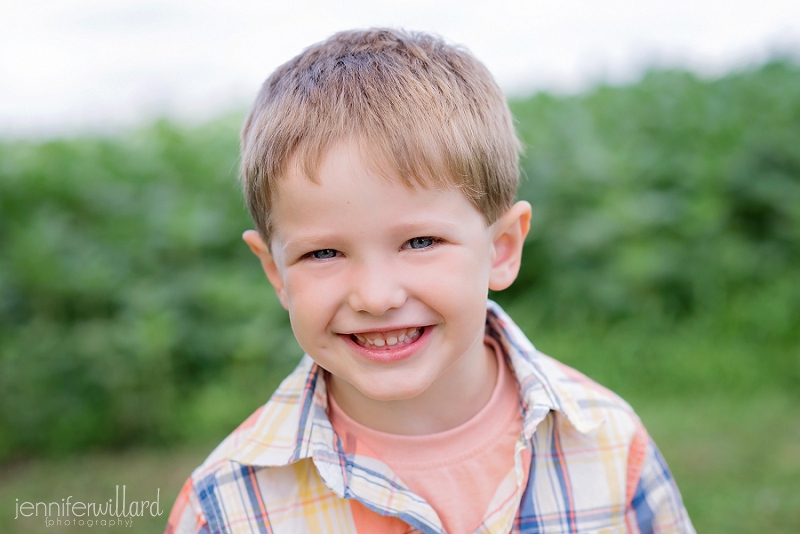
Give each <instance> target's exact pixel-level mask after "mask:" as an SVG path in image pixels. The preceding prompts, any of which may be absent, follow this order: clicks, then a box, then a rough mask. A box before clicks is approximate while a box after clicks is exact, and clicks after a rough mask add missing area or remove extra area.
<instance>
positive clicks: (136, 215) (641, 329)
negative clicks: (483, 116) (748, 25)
mask: <svg viewBox="0 0 800 534" xmlns="http://www.w3.org/2000/svg"><path fill="white" fill-rule="evenodd" d="M799 88H800V68H798V67H797V66H796V65H794V64H792V63H791V62H788V61H776V62H773V63H770V64H768V65H766V66H764V67H762V68H760V69H758V70H756V71H749V72H742V73H738V74H732V75H729V76H726V77H724V78H722V79H719V80H715V81H703V80H699V79H697V78H695V77H694V76H692V75H690V74H687V73H683V72H652V73H650V74H648V75H647V76H646V77H645V78H644V79H643V80H642V81H641V82H639V83H636V84H634V85H631V86H628V87H601V88H598V89H596V90H593V91H591V92H589V93H587V94H584V95H579V96H573V97H555V96H550V95H547V94H537V95H535V96H531V97H530V98H527V99H518V100H514V101H513V102H512V110H513V112H514V114H515V116H516V118H517V120H518V129H519V132H520V134H521V136H522V138H523V140H524V142H525V144H526V146H527V150H526V155H525V157H524V159H523V169H524V173H525V179H524V181H523V186H522V188H521V191H520V196H521V197H522V198H525V199H527V200H529V201H530V202H531V203H532V204H533V208H534V220H533V226H532V230H531V235H530V238H529V239H528V242H527V244H526V248H525V259H524V264H523V271H522V273H521V275H520V279H519V280H518V282H517V283H516V284H515V285H514V286H513V287H512V289H510V290H508V291H507V292H504V293H501V294H498V295H493V298H496V299H498V300H500V301H501V303H502V304H503V305H504V306H507V308H508V309H509V311H510V313H511V314H512V316H513V317H514V318H515V319H517V320H518V322H519V323H520V325H521V326H523V328H524V329H525V330H526V331H527V333H528V334H529V336H530V337H531V338H532V340H533V341H534V343H536V344H537V345H539V346H540V347H541V348H543V349H544V350H545V351H546V352H549V353H551V354H553V355H554V356H556V357H558V358H560V359H562V360H563V361H565V362H567V363H569V364H571V365H574V366H576V367H578V368H579V369H581V370H583V371H584V372H586V373H587V374H589V375H590V376H592V377H594V378H596V379H598V380H600V381H601V382H602V383H604V384H606V385H608V386H610V387H611V388H613V389H616V390H618V391H619V392H620V393H622V394H623V395H624V396H627V397H629V398H632V399H647V398H650V397H652V396H654V395H658V396H660V397H659V398H663V397H670V396H676V395H682V396H685V395H697V394H698V392H702V393H704V394H705V393H708V392H718V393H719V394H721V395H731V396H739V397H740V398H741V396H742V395H750V394H755V393H758V392H761V391H765V390H769V391H774V390H777V391H781V392H784V393H785V394H786V395H788V396H789V397H790V398H792V399H797V393H798V391H800V91H799V90H798V89H799ZM240 120H241V116H238V115H237V116H233V117H229V118H226V119H223V120H220V121H217V122H214V123H211V124H207V125H205V126H203V127H199V128H184V127H179V126H176V125H175V124H171V123H169V122H159V123H157V124H155V125H153V126H152V127H149V128H146V129H143V130H140V131H137V132H135V133H132V134H129V135H125V136H121V137H112V138H79V139H66V140H55V141H46V142H27V141H19V142H4V143H2V144H0V460H9V459H12V458H18V457H22V456H30V455H52V454H63V453H69V452H74V451H80V450H86V449H91V448H98V447H100V448H117V447H126V446H131V445H135V444H163V443H172V442H179V441H187V440H189V441H202V440H206V439H219V438H220V437H221V436H223V435H225V434H226V433H227V432H229V431H230V429H231V428H232V427H233V426H235V424H236V423H238V422H239V421H241V420H242V419H244V417H245V416H246V415H248V414H249V413H250V412H251V411H252V410H253V409H254V408H255V407H257V406H258V405H260V404H262V403H263V402H265V401H266V399H267V398H268V397H269V394H270V393H271V391H272V389H273V388H274V387H275V386H276V385H277V383H278V381H279V380H280V379H281V378H282V377H283V376H285V374H286V373H288V372H289V370H290V369H291V368H292V367H293V366H294V364H295V362H296V361H297V358H298V357H299V355H300V349H299V348H298V347H297V346H296V343H295V342H294V340H293V337H292V334H291V330H290V327H289V323H288V318H287V317H286V314H285V312H283V310H282V309H281V308H280V306H279V305H278V303H277V301H276V299H275V298H274V296H273V295H272V293H271V289H270V288H269V286H268V284H267V282H266V280H265V279H264V278H263V275H262V273H261V271H260V268H259V265H258V263H257V261H256V260H255V259H254V258H253V257H252V256H251V254H250V252H249V250H248V249H247V248H246V246H245V245H244V244H243V243H242V242H241V240H240V235H241V233H242V231H243V230H245V229H247V228H249V227H250V222H249V219H248V217H247V215H246V212H245V209H244V207H243V202H242V200H241V195H240V193H239V191H238V189H237V184H236V179H235V177H236V168H237V160H238V138H237V131H238V128H239V124H240Z"/></svg>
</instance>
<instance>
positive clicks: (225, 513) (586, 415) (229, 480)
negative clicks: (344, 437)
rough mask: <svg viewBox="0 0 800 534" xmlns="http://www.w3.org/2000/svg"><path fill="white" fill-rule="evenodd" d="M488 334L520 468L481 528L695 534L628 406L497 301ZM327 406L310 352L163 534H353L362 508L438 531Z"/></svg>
mask: <svg viewBox="0 0 800 534" xmlns="http://www.w3.org/2000/svg"><path fill="white" fill-rule="evenodd" d="M486 331H487V334H488V335H490V336H492V337H493V338H494V339H496V340H497V342H498V343H499V345H500V347H501V348H502V349H503V351H504V352H505V356H506V358H507V361H508V362H509V363H510V366H511V369H513V372H514V374H515V376H516V379H517V382H518V384H519V392H520V400H521V409H522V415H523V427H522V428H521V429H520V430H521V431H520V436H519V439H518V441H517V445H516V451H515V467H514V469H512V471H511V472H509V473H508V474H507V475H506V477H505V478H504V479H503V481H502V482H501V484H500V486H499V487H498V488H497V491H496V493H495V494H494V497H493V499H492V501H491V503H490V505H489V507H488V509H487V511H486V513H485V515H484V519H483V523H482V524H481V526H480V527H479V528H478V530H477V531H476V533H477V532H480V533H506V532H512V533H578V532H603V533H617V532H630V533H637V534H638V533H654V534H666V533H693V532H694V528H693V527H692V524H691V522H690V521H689V517H688V515H687V514H686V510H685V509H684V507H683V504H682V502H681V496H680V493H679V492H678V488H677V487H676V485H675V483H674V481H673V479H672V476H671V474H670V472H669V469H668V468H667V465H666V463H665V462H664V459H663V458H662V456H661V454H660V453H659V451H658V449H657V448H656V446H655V444H654V443H653V441H652V440H651V439H650V437H649V436H648V435H647V432H646V431H645V429H644V427H643V426H642V424H641V422H640V421H639V419H638V417H637V416H636V415H635V414H634V413H633V411H632V409H631V408H630V407H629V406H628V405H627V404H626V403H625V402H624V401H623V400H621V399H620V398H619V397H617V396H616V395H615V394H613V393H611V392H610V391H608V390H607V389H605V388H603V387H601V386H599V385H598V384H596V383H595V382H593V381H591V380H589V379H588V378H587V377H585V376H584V375H582V374H580V373H578V372H577V371H575V370H573V369H570V368H569V367H567V366H565V365H563V364H560V363H558V362H557V361H555V360H553V359H552V358H550V357H548V356H545V355H544V354H542V353H540V352H538V351H537V350H536V349H534V347H533V346H532V345H531V343H530V342H529V341H528V339H527V338H526V337H525V335H524V334H523V333H522V332H521V331H520V330H519V328H518V327H517V326H516V325H515V324H514V323H513V322H512V321H511V319H510V318H509V317H508V316H507V315H506V314H505V313H504V312H503V311H502V310H501V309H500V307H499V306H498V305H497V304H495V303H493V302H491V301H490V302H489V304H488V314H487V321H486ZM327 407H328V400H327V394H326V389H325V380H324V379H323V371H322V369H321V368H320V367H319V366H318V365H316V364H315V363H314V362H313V361H312V360H311V359H310V358H309V357H308V356H304V357H303V359H302V360H301V361H300V364H299V365H298V366H297V369H296V370H295V371H294V372H293V373H292V374H291V375H290V376H289V377H288V378H286V379H285V380H284V381H283V383H282V384H281V385H280V386H279V387H278V389H277V391H276V392H275V394H274V395H273V396H272V398H271V399H270V401H269V402H268V403H267V404H266V405H264V406H262V407H261V408H260V409H259V410H258V411H256V412H255V413H254V414H253V415H252V416H250V417H249V418H248V419H247V420H246V421H245V422H244V423H243V424H242V425H241V426H240V427H239V428H238V429H236V430H235V431H234V432H233V433H232V434H231V435H230V436H228V438H226V439H225V440H224V441H223V442H222V443H221V444H220V445H219V446H218V447H217V449H216V450H215V451H214V452H213V453H212V454H211V455H210V456H209V458H208V459H207V460H206V461H205V462H204V463H203V465H201V466H200V467H199V468H198V469H197V470H195V472H194V473H193V474H192V476H191V477H190V478H189V480H188V481H187V482H186V484H185V485H184V487H183V489H182V490H181V493H180V495H179V496H178V499H177V501H176V502H175V505H174V507H173V509H172V513H171V514H170V517H169V522H168V524H167V528H166V533H167V534H173V533H177V534H184V533H191V534H201V533H202V534H210V533H214V534H217V533H219V534H221V533H287V534H303V533H310V534H311V533H313V534H323V533H353V534H355V533H357V532H358V527H357V526H358V525H359V522H358V521H357V520H356V519H357V518H356V516H357V515H358V516H360V517H363V514H364V513H367V514H371V515H372V516H373V517H374V518H375V519H377V520H378V521H379V522H378V523H373V525H380V527H379V528H378V529H377V530H376V529H375V528H374V527H373V528H371V529H370V534H371V532H390V531H391V532H407V533H411V532H424V533H441V532H443V528H442V523H441V521H440V520H439V518H438V516H437V514H436V512H435V511H434V510H433V509H432V508H431V507H430V505H429V504H428V503H427V502H425V501H424V500H423V499H422V498H421V497H419V496H417V495H416V494H414V493H413V492H411V491H410V490H409V489H408V488H407V487H406V486H405V485H404V484H403V482H402V481H401V480H399V479H398V478H397V476H396V475H394V474H393V473H392V471H391V469H390V468H389V467H388V466H386V465H385V464H384V463H382V462H380V461H378V460H375V459H373V458H367V457H363V456H358V455H351V454H346V453H345V452H344V448H343V446H342V443H341V441H340V440H339V438H338V436H337V435H336V433H335V432H334V430H333V428H332V427H331V424H330V421H329V419H328V416H327ZM525 449H527V450H528V452H529V454H530V468H529V469H528V470H527V472H525V470H524V468H523V465H524V464H525V463H527V462H523V461H522V453H523V451H524V450H525ZM370 510H371V511H374V512H377V513H378V514H380V515H381V516H387V517H380V516H377V515H376V514H374V513H372V512H371V511H370ZM380 521H383V522H382V523H381V522H380ZM360 524H361V525H363V524H364V523H363V521H362V522H361V523H360ZM361 530H362V532H360V533H359V534H365V533H364V532H363V530H365V528H364V527H363V526H362V527H361Z"/></svg>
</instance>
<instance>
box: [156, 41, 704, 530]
mask: <svg viewBox="0 0 800 534" xmlns="http://www.w3.org/2000/svg"><path fill="white" fill-rule="evenodd" d="M518 145H519V143H518V141H517V138H516V135H515V132H514V128H513V124H512V118H511V115H510V112H509V110H508V106H507V104H506V101H505V98H504V96H503V94H502V92H501V91H500V89H499V88H498V87H497V85H496V84H495V82H494V80H493V79H492V77H491V75H490V74H489V73H488V71H487V70H486V69H485V67H483V65H481V64H480V63H479V62H478V61H477V60H476V59H475V58H474V57H473V56H472V55H470V54H469V53H468V52H466V51H465V50H463V49H461V48H457V47H453V46H449V45H447V44H445V43H443V42H442V41H441V40H439V39H437V38H434V37H431V36H428V35H424V34H409V33H405V32H400V31H394V30H368V31H352V32H344V33H340V34H337V35H334V36H333V37H331V38H330V39H328V40H327V41H324V42H322V43H319V44H317V45H315V46H312V47H311V48H309V49H307V50H306V51H305V52H303V53H302V54H300V55H299V56H298V57H296V58H295V59H293V60H291V61H290V62H288V63H286V64H285V65H283V66H282V67H280V68H279V69H278V70H277V71H276V72H275V73H274V74H272V76H271V77H270V78H269V79H268V80H267V81H266V83H265V84H264V86H263V88H262V89H261V92H260V94H259V95H258V98H257V100H256V102H255V104H254V106H253V109H252V110H251V112H250V114H249V116H248V117H247V120H246V121H245V124H244V128H243V131H242V176H243V178H242V179H243V186H244V192H245V196H246V198H247V202H248V206H249V209H250V213H251V215H252V217H253V220H254V222H255V226H256V228H257V231H252V230H251V231H248V232H245V234H244V240H245V242H246V243H247V244H248V245H249V246H250V248H251V249H252V251H253V252H254V253H255V254H256V256H258V258H259V259H260V261H261V264H262V266H263V269H264V272H265V273H266V275H267V278H268V279H269V281H270V282H271V283H272V285H273V287H274V288H275V291H276V292H277V295H278V298H279V299H280V302H281V303H282V304H283V306H284V308H286V309H287V310H288V312H289V317H290V319H291V324H292V329H293V331H294V334H295V336H296V337H297V340H298V342H299V344H300V346H301V347H302V348H303V349H304V350H305V352H306V356H304V357H303V359H302V360H301V361H300V364H299V365H298V367H297V369H296V370H295V371H294V372H293V373H292V374H291V375H290V376H289V377H288V378H287V379H286V380H284V382H283V383H282V384H281V385H280V387H279V388H278V390H277V391H276V392H275V394H274V395H273V396H272V398H271V399H270V401H269V402H268V403H267V404H266V405H265V406H263V407H262V408H260V409H259V410H258V411H256V412H255V413H254V414H253V415H252V416H251V417H250V418H249V419H248V420H247V421H245V422H244V423H243V424H242V425H241V426H240V427H239V428H238V429H237V430H235V431H234V432H233V433H232V434H231V435H230V436H229V437H228V438H226V439H225V441H223V442H222V444H221V445H220V446H219V447H217V449H216V450H215V451H214V452H213V453H212V454H211V456H210V457H209V458H208V459H207V460H206V461H205V463H204V464H203V465H202V466H200V467H199V468H198V469H197V470H196V471H195V472H194V473H193V474H192V476H191V477H190V478H189V480H188V481H187V483H186V485H185V486H184V488H183V490H182V491H181V494H180V496H179V497H178V500H177V502H176V503H175V506H174V508H173V510H172V514H171V515H170V518H169V524H168V526H167V532H168V533H173V532H177V533H199V532H202V533H218V532H226V533H245V532H247V533H273V532H274V533H289V534H301V533H358V534H370V533H407V532H428V533H434V532H448V533H450V534H461V533H472V532H487V533H506V532H525V533H528V532H530V533H533V532H537V533H550V532H552V533H556V532H558V533H572V532H635V533H638V532H642V533H644V532H654V533H659V534H664V533H670V532H676V533H677V532H680V533H685V532H694V530H693V528H692V525H691V523H690V521H689V518H688V516H687V514H686V511H685V509H684V507H683V504H682V502H681V497H680V494H679V493H678V489H677V487H676V486H675V484H674V482H673V480H672V477H671V475H670V473H669V470H668V469H667V466H666V464H665V463H664V460H663V458H662V457H661V455H660V454H659V452H658V449H657V448H656V446H655V445H654V443H653V442H652V441H651V440H650V438H649V437H648V435H647V432H646V431H645V429H644V428H643V426H642V424H641V422H640V421H639V419H638V418H637V417H636V415H635V414H634V413H633V411H632V410H631V408H630V407H629V406H628V405H627V404H625V402H624V401H622V400H621V399H619V398H618V397H617V396H615V395H614V394H613V393H611V392H609V391H608V390H605V389H603V388H602V387H600V386H599V385H597V384H595V383H594V382H592V381H591V380H589V379H588V378H586V377H585V376H583V375H581V374H580V373H578V372H577V371H574V370H572V369H569V368H568V367H566V366H564V365H561V364H559V363H558V362H556V361H555V360H553V359H551V358H549V357H547V356H545V355H543V354H541V353H539V352H537V351H536V349H534V348H533V346H532V345H531V344H530V342H529V341H528V340H527V339H526V337H525V335H524V334H523V333H522V332H521V331H520V330H519V329H518V328H517V327H516V326H515V325H514V323H513V322H512V321H511V319H510V318H509V317H508V316H507V315H506V314H505V313H504V312H503V311H502V310H501V309H500V308H499V307H498V306H497V305H496V304H494V303H493V302H491V301H489V302H488V303H487V295H488V290H489V289H493V290H502V289H505V288H506V287H508V286H509V285H511V283H512V282H513V281H514V279H515V278H516V276H517V272H518V270H519V266H520V259H521V254H522V245H523V242H524V240H525V236H526V234H527V232H528V226H529V221H530V217H531V207H530V205H529V204H528V203H527V202H516V203H514V197H515V195H516V189H517V184H518V167H517V165H518V161H517V160H518V156H517V152H518Z"/></svg>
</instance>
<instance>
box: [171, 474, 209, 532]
mask: <svg viewBox="0 0 800 534" xmlns="http://www.w3.org/2000/svg"><path fill="white" fill-rule="evenodd" d="M164 534H210V532H209V530H208V522H207V521H206V518H205V516H204V515H203V512H202V511H201V509H200V505H199V503H198V500H197V495H195V492H194V484H193V482H192V479H191V477H190V478H189V479H188V480H187V481H186V483H185V484H184V485H183V488H181V492H180V493H179V494H178V498H177V499H175V504H173V505H172V511H171V512H170V514H169V519H168V520H167V528H166V529H165V530H164Z"/></svg>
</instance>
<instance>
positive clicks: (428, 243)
mask: <svg viewBox="0 0 800 534" xmlns="http://www.w3.org/2000/svg"><path fill="white" fill-rule="evenodd" d="M434 242H435V241H434V239H433V238H432V237H415V238H413V239H409V240H408V248H417V249H419V248H428V247H432V246H433V244H434Z"/></svg>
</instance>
